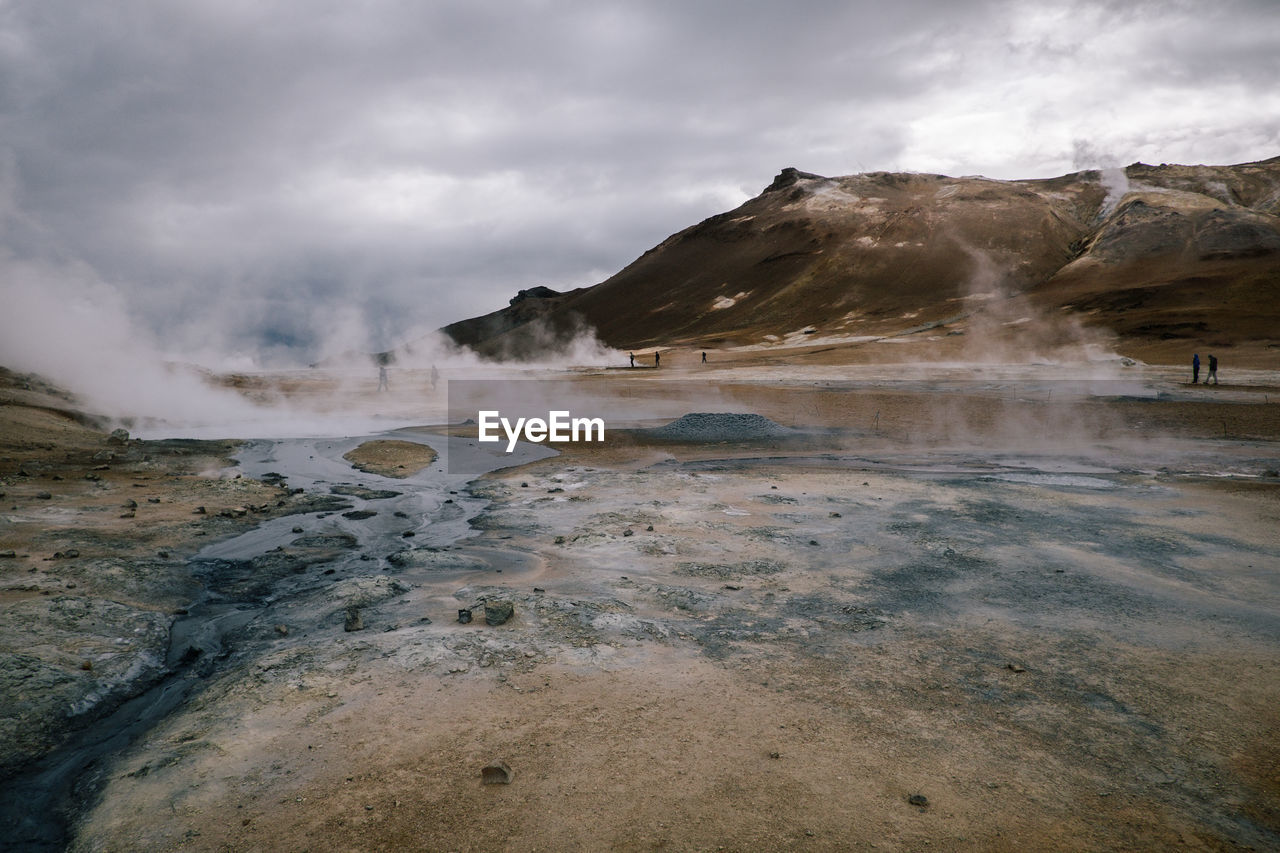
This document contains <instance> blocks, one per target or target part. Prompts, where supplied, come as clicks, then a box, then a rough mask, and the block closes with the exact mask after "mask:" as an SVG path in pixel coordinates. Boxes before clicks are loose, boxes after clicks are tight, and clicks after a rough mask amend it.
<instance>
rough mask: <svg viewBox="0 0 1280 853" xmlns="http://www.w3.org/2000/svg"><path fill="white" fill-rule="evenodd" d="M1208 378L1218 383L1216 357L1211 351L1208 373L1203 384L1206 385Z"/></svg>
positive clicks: (1215, 383)
mask: <svg viewBox="0 0 1280 853" xmlns="http://www.w3.org/2000/svg"><path fill="white" fill-rule="evenodd" d="M1210 380H1212V381H1213V384H1214V385H1217V384H1218V357H1217V356H1216V355H1214V354H1213V353H1210V354H1209V375H1208V376H1206V377H1205V378H1204V384H1205V385H1208V384H1209V381H1210Z"/></svg>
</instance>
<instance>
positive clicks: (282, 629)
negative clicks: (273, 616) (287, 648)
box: [276, 625, 289, 637]
mask: <svg viewBox="0 0 1280 853" xmlns="http://www.w3.org/2000/svg"><path fill="white" fill-rule="evenodd" d="M276 633H277V634H279V635H280V636H281V637H287V636H289V626H288V625H277V626H276Z"/></svg>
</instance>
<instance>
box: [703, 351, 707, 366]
mask: <svg viewBox="0 0 1280 853" xmlns="http://www.w3.org/2000/svg"><path fill="white" fill-rule="evenodd" d="M702 363H703V364H706V363H707V354H706V353H705V352H704V353H703V354H702Z"/></svg>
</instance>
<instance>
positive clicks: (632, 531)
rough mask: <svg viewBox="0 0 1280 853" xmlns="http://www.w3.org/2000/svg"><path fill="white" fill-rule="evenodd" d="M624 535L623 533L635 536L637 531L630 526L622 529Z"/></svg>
mask: <svg viewBox="0 0 1280 853" xmlns="http://www.w3.org/2000/svg"><path fill="white" fill-rule="evenodd" d="M622 535H623V536H635V535H636V532H635V531H634V530H632V529H631V528H630V527H628V528H627V529H626V530H624V531H622Z"/></svg>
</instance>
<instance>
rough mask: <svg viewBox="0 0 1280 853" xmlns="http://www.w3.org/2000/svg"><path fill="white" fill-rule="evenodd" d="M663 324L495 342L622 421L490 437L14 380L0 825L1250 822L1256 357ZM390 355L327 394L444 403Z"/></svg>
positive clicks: (89, 843) (343, 840)
mask: <svg viewBox="0 0 1280 853" xmlns="http://www.w3.org/2000/svg"><path fill="white" fill-rule="evenodd" d="M647 358H648V360H649V361H651V360H652V358H651V356H647ZM662 361H663V368H662V369H660V370H654V369H636V370H627V369H620V370H596V371H586V372H578V373H563V372H561V373H557V374H554V375H551V376H546V375H543V374H526V375H525V378H537V379H539V380H545V379H547V378H550V379H554V380H555V385H554V387H555V388H556V392H555V393H556V394H558V395H560V394H566V393H568V394H569V395H570V396H569V398H568V399H571V401H572V402H571V403H570V404H569V406H570V407H571V408H575V409H576V410H581V411H582V412H584V413H590V414H601V413H603V414H604V415H605V416H606V418H607V419H610V418H612V419H611V420H610V432H609V434H608V437H607V440H606V441H605V442H604V443H602V444H588V443H579V444H574V445H561V446H560V447H559V448H558V449H559V450H560V451H561V452H560V453H559V455H555V456H551V455H549V454H548V452H547V451H546V449H545V448H544V447H541V446H536V447H535V446H528V445H526V446H524V447H522V448H521V454H520V455H519V456H518V458H505V457H503V455H502V454H501V453H500V451H499V452H498V453H496V454H495V453H482V452H481V450H482V448H479V447H478V446H477V445H476V443H475V441H474V432H470V433H468V429H470V430H474V427H458V426H454V427H449V428H442V427H429V426H426V427H422V428H412V429H402V430H398V431H395V432H394V433H388V434H381V435H369V436H364V437H348V438H340V439H338V438H335V439H307V440H298V439H279V440H270V441H268V440H252V441H244V442H241V443H238V444H235V445H234V446H233V445H232V444H231V443H228V442H208V441H202V442H195V441H172V440H171V441H158V440H148V441H138V440H136V439H130V440H128V441H126V442H124V443H120V440H119V438H117V443H115V444H111V443H109V440H108V438H107V436H106V435H105V433H104V432H102V431H101V430H98V429H95V428H94V426H93V425H82V424H80V423H77V422H75V421H74V420H72V419H71V418H70V417H69V416H68V412H69V411H70V410H71V409H72V408H73V407H72V405H71V404H70V403H69V402H68V401H65V400H63V401H61V402H59V399H58V397H57V395H56V392H54V391H53V389H47V388H41V387H39V386H38V385H36V384H32V382H31V381H30V380H28V379H24V378H22V377H13V376H9V377H6V386H7V387H6V388H5V389H4V394H5V397H4V403H5V405H4V406H3V407H0V413H2V414H3V417H4V418H5V427H4V431H3V435H4V443H5V447H4V451H3V469H2V470H3V475H4V476H3V486H0V491H3V493H4V495H3V498H2V501H3V505H4V508H5V514H4V527H3V531H2V540H0V552H2V553H4V554H5V555H6V556H5V557H4V558H3V559H2V560H0V606H2V607H3V610H4V619H3V620H2V622H0V654H3V656H4V659H5V660H4V673H5V674H4V676H3V681H0V715H2V716H3V720H0V724H3V726H4V729H3V733H4V737H3V742H4V743H5V754H4V755H3V756H2V758H3V766H4V767H5V768H6V771H5V772H6V774H7V776H6V781H5V782H4V783H3V789H2V794H3V796H2V797H0V799H2V800H3V802H4V803H5V806H4V814H3V820H4V822H5V823H4V825H3V827H2V828H0V834H2V835H4V836H5V837H6V839H7V840H8V842H7V843H8V844H9V845H10V846H12V847H13V848H14V849H62V848H63V847H66V848H69V849H72V850H84V851H90V850H95V851H96V850H141V849H145V850H177V849H183V850H219V851H223V850H226V851H240V850H245V851H248V850H304V849H307V850H357V849H360V850H366V849H367V850H395V849H425V850H490V849H515V850H535V849H540V850H574V849H582V850H590V849H621V850H655V849H669V850H707V849H726V850H744V851H746V850H775V849H814V850H835V849H838V850H845V849H849V850H859V849H878V850H921V849H926V848H927V849H944V850H1026V849H1144V850H1145V849H1160V848H1167V847H1173V846H1179V845H1185V846H1187V847H1189V848H1192V849H1196V848H1201V849H1226V848H1240V847H1243V848H1253V849H1275V848H1277V847H1278V846H1280V711H1277V709H1278V708H1280V572H1278V571H1277V570H1278V569H1280V473H1278V472H1277V470H1276V469H1277V468H1280V460H1278V457H1280V454H1278V453H1277V447H1278V445H1277V441H1278V440H1280V375H1277V374H1275V373H1274V372H1269V371H1264V370H1259V371H1253V372H1250V373H1248V374H1239V373H1237V374H1234V375H1225V374H1224V377H1223V382H1224V384H1222V385H1218V386H1191V385H1187V384H1184V383H1186V381H1187V379H1188V378H1189V377H1184V376H1183V375H1182V371H1180V370H1174V369H1172V368H1156V367H1146V366H1143V365H1130V366H1128V367H1126V366H1123V365H1121V364H1119V363H1114V364H1108V365H1105V366H1104V367H1098V366H1097V365H1095V366H1093V367H1089V368H1087V369H1084V368H1081V369H1074V370H1073V369H1066V368H1057V367H1049V366H1044V365H1042V366H1039V367H1028V366H1009V367H1002V366H998V365H953V366H951V367H938V366H933V367H912V368H907V367H903V366H900V365H899V366H895V365H884V364H881V365H838V364H827V363H815V359H813V358H807V357H806V353H803V352H795V353H791V354H786V353H783V354H779V353H769V354H751V353H739V354H737V355H735V356H733V358H732V359H730V358H728V357H727V356H723V357H722V355H721V354H719V353H716V354H713V360H712V364H710V365H708V366H706V367H703V366H702V365H701V364H700V363H699V361H698V359H697V356H696V354H695V353H690V352H680V351H668V352H666V353H664V355H663V360H662ZM816 361H817V362H821V361H822V359H817V360H816ZM445 378H446V379H451V380H453V382H451V383H450V384H451V385H452V386H453V388H452V390H451V391H450V397H451V399H450V400H449V404H450V405H449V408H450V410H453V411H461V410H464V409H466V408H467V407H468V406H469V405H470V403H471V402H473V401H472V400H469V399H466V398H465V395H466V394H467V393H475V394H479V393H480V390H482V389H480V386H479V384H478V383H468V382H465V381H459V380H460V379H465V378H478V377H456V376H450V375H449V374H448V373H446V376H445ZM260 382H261V384H263V385H267V384H271V383H273V382H274V383H275V384H276V385H277V386H285V385H287V388H286V390H287V392H288V395H290V396H291V397H292V398H293V399H295V400H298V401H305V400H306V399H308V398H310V397H314V398H317V399H318V398H328V399H332V398H333V395H334V394H335V393H336V389H335V388H333V387H330V386H329V385H327V384H326V380H325V379H324V378H323V377H314V378H311V379H308V380H305V381H302V380H298V379H297V378H296V377H295V378H293V379H290V380H289V381H288V382H287V383H284V382H280V381H278V380H272V379H269V378H264V379H261V380H260ZM391 382H392V390H391V392H389V393H387V394H383V395H378V394H375V393H374V392H373V390H372V387H363V388H361V390H360V391H359V392H352V393H349V394H348V395H347V396H346V397H344V398H342V403H341V406H340V408H342V409H343V411H345V412H350V411H352V410H358V409H362V408H363V409H364V410H367V411H370V412H371V413H380V414H385V415H386V417H387V419H388V420H395V421H396V422H412V421H413V420H414V414H415V413H417V414H418V415H419V418H418V422H419V423H422V424H431V423H442V422H443V421H444V420H446V418H445V417H444V416H443V411H444V410H443V402H444V401H443V395H444V388H445V385H444V383H441V385H440V388H439V389H437V390H436V391H434V392H433V391H431V389H430V386H429V383H428V380H427V377H426V375H425V372H423V373H421V374H419V373H417V372H412V371H393V372H392V376H391ZM372 384H373V382H372V380H371V381H370V382H369V383H368V385H369V386H372ZM518 385H519V387H521V388H526V389H527V388H531V387H538V385H539V383H537V382H525V383H518ZM566 389H569V390H568V391H566ZM477 399H478V398H477ZM561 399H565V398H564V397H561ZM592 406H597V407H600V408H601V411H600V412H588V410H589V409H590V408H591V407H592ZM697 412H700V413H738V414H743V413H750V414H755V415H759V416H762V418H768V419H769V422H765V421H763V420H762V418H728V417H726V418H719V419H717V418H695V419H688V420H685V421H683V422H680V421H677V423H676V424H675V425H672V426H670V427H667V428H665V429H660V428H661V427H663V425H665V424H668V423H669V422H671V421H676V419H677V418H679V417H680V416H681V415H684V414H686V413H697ZM575 413H576V412H575ZM455 422H456V419H455ZM615 422H616V423H615ZM717 429H720V432H717V431H716V430H717ZM239 437H240V438H246V437H247V436H244V435H242V436H239ZM374 440H377V441H379V442H381V443H379V444H376V445H370V444H369V443H368V442H370V441H374ZM424 447H426V448H430V450H424ZM432 451H434V453H433V452H432ZM435 454H438V456H436V455H435ZM232 457H234V463H233V460H232ZM501 465H506V466H508V467H498V466H501ZM353 466H360V467H353ZM388 475H389V476H388ZM201 508H202V509H201ZM504 603H509V604H511V605H512V606H513V615H512V616H511V617H510V618H509V619H507V620H506V621H503V622H501V624H489V622H490V621H492V622H499V621H500V618H501V617H500V611H501V610H502V605H503V604H504ZM461 610H466V611H469V612H470V614H471V615H472V616H473V618H472V620H471V621H470V622H468V623H465V624H464V623H461V622H460V621H459V612H460V611H461ZM486 613H488V614H489V616H488V617H486ZM130 697H133V698H130ZM121 703H124V704H121ZM117 709H118V710H117ZM492 762H503V763H504V764H505V767H506V768H509V771H510V775H509V777H507V776H506V771H505V770H504V771H491V772H492V773H493V774H494V775H500V776H503V778H506V779H507V784H485V783H484V781H483V780H482V768H485V767H486V766H487V765H490V764H491V763H492Z"/></svg>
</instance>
